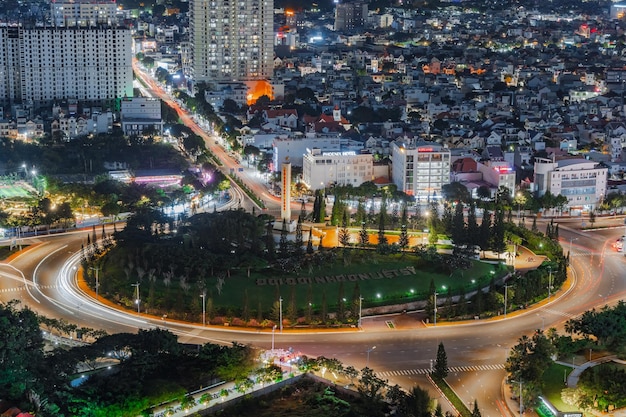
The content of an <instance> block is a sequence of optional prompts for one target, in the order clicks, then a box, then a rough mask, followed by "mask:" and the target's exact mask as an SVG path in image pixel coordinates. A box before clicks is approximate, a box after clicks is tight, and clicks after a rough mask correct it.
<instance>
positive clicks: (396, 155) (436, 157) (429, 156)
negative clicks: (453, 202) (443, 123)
mask: <svg viewBox="0 0 626 417" xmlns="http://www.w3.org/2000/svg"><path fill="white" fill-rule="evenodd" d="M390 146H391V163H392V165H393V167H392V171H391V177H392V180H393V183H394V184H395V185H396V186H397V187H398V190H400V191H403V192H405V193H407V194H408V195H413V196H415V198H416V199H417V200H418V201H430V200H431V199H433V198H435V199H436V198H440V197H441V187H443V186H444V185H445V184H449V183H450V151H449V150H448V149H447V148H444V147H443V146H441V145H439V144H437V143H433V142H422V143H417V144H412V143H410V142H408V143H405V142H402V141H395V142H392V143H391V145H390Z"/></svg>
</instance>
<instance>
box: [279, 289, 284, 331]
mask: <svg viewBox="0 0 626 417" xmlns="http://www.w3.org/2000/svg"><path fill="white" fill-rule="evenodd" d="M278 320H280V323H278V324H279V325H280V332H281V333H282V332H283V297H280V298H278Z"/></svg>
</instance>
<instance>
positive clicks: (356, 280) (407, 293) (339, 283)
mask: <svg viewBox="0 0 626 417" xmlns="http://www.w3.org/2000/svg"><path fill="white" fill-rule="evenodd" d="M350 259H351V260H350V261H349V262H348V263H344V261H343V258H342V254H341V251H340V250H339V251H338V252H337V259H336V261H335V262H334V263H333V264H331V265H322V266H319V267H314V268H313V270H312V271H311V272H309V270H308V269H307V270H302V271H301V272H300V274H299V275H295V274H291V275H286V274H284V275H279V274H276V273H275V272H272V271H270V270H265V271H263V270H261V271H251V273H250V277H248V276H247V271H243V270H239V271H232V272H231V277H230V278H226V279H225V280H224V281H223V284H222V286H221V290H218V286H219V285H218V280H217V278H211V279H210V280H209V288H208V289H209V291H210V293H211V295H210V296H211V297H212V301H213V303H214V305H215V307H219V306H226V307H230V306H243V305H244V304H245V303H246V302H247V303H248V305H249V306H250V308H252V309H257V308H258V306H259V305H260V306H261V308H262V309H263V310H265V311H267V310H268V309H270V308H271V307H272V304H273V303H274V302H275V301H276V300H278V299H279V298H282V299H283V309H286V308H287V306H288V304H289V303H290V302H291V300H292V299H294V300H295V304H296V306H297V307H298V308H302V307H304V306H306V305H307V304H308V302H311V303H312V307H313V310H315V311H318V310H319V308H321V305H322V304H323V302H324V301H323V300H324V298H325V299H326V304H327V306H328V307H329V311H335V308H334V306H336V305H337V303H338V301H339V300H340V299H344V298H345V299H346V309H349V308H350V306H351V302H352V300H354V299H358V296H359V294H360V295H361V296H362V297H363V308H367V307H373V306H377V305H384V304H394V303H405V302H410V301H415V300H423V299H426V298H427V297H428V294H429V287H430V282H431V279H432V280H434V283H435V286H436V288H437V291H438V293H439V294H440V296H442V297H445V296H447V294H448V289H451V290H452V293H453V294H458V292H459V291H460V289H461V287H463V288H464V289H465V291H466V292H470V291H472V290H475V289H476V288H478V287H486V286H488V285H489V282H490V280H491V277H492V274H491V273H490V271H494V270H495V269H494V268H496V267H495V266H494V265H492V264H488V263H483V262H479V261H473V262H472V267H470V269H468V270H464V271H454V272H453V273H452V274H447V273H444V274H442V273H438V272H435V271H433V270H432V269H433V268H428V267H426V268H418V267H416V266H415V265H416V262H417V258H416V257H415V256H414V255H412V254H409V253H405V254H404V256H402V255H401V254H395V255H380V254H377V253H376V252H374V251H365V252H360V251H354V252H352V255H351V256H350ZM413 270H414V271H415V273H413ZM504 273H505V269H500V270H498V271H497V275H496V276H501V275H503V274H504ZM342 276H343V277H342ZM368 277H369V278H368ZM472 280H473V281H474V282H473V283H472ZM357 284H358V288H356V285H357ZM246 289H247V295H246V294H245V292H246V291H245V290H246ZM246 298H247V301H246Z"/></svg>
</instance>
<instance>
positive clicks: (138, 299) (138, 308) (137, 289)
mask: <svg viewBox="0 0 626 417" xmlns="http://www.w3.org/2000/svg"><path fill="white" fill-rule="evenodd" d="M131 285H132V286H133V287H135V288H136V292H135V294H136V298H135V303H136V304H137V314H140V313H141V308H140V303H141V299H140V298H139V285H141V284H139V283H136V284H131Z"/></svg>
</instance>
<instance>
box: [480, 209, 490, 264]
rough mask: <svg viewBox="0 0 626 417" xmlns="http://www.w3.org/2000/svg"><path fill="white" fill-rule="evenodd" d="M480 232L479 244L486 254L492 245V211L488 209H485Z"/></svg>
mask: <svg viewBox="0 0 626 417" xmlns="http://www.w3.org/2000/svg"><path fill="white" fill-rule="evenodd" d="M478 232H479V233H478V239H479V240H478V246H480V249H481V250H482V251H483V254H484V252H485V251H486V250H489V249H490V247H491V213H489V212H488V211H487V210H484V211H483V221H482V223H480V230H479V231H478Z"/></svg>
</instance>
